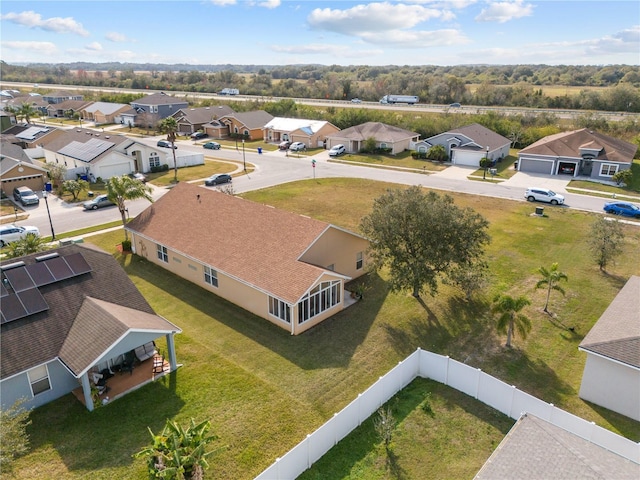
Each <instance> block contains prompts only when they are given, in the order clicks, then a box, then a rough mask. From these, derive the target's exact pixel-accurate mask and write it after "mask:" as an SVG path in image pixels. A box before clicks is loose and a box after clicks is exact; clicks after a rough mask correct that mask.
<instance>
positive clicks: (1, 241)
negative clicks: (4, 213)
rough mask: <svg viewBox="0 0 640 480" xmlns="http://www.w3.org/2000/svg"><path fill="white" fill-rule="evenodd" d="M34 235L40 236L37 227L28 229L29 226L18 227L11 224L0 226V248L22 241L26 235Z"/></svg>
mask: <svg viewBox="0 0 640 480" xmlns="http://www.w3.org/2000/svg"><path fill="white" fill-rule="evenodd" d="M30 233H32V234H34V235H36V236H40V230H38V227H30V226H24V227H22V226H18V225H14V224H12V223H8V224H5V225H1V226H0V247H4V246H5V245H8V244H9V243H11V242H17V241H18V240H22V239H23V238H25V237H26V236H27V235H28V234H30Z"/></svg>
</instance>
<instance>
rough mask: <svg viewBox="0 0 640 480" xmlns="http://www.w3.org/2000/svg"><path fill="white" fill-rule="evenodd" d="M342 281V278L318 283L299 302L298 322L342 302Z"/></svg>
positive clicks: (304, 320)
mask: <svg viewBox="0 0 640 480" xmlns="http://www.w3.org/2000/svg"><path fill="white" fill-rule="evenodd" d="M341 297H342V283H341V282H340V280H333V281H332V282H322V283H321V284H320V285H316V286H315V287H314V288H313V289H312V290H311V291H310V292H309V293H307V294H306V295H305V296H304V297H303V298H302V300H301V301H300V302H298V324H301V323H304V322H306V321H307V320H310V319H312V318H313V317H315V316H316V315H320V314H321V313H322V312H324V311H325V310H329V309H330V308H332V307H334V306H336V305H337V304H339V303H340V302H341Z"/></svg>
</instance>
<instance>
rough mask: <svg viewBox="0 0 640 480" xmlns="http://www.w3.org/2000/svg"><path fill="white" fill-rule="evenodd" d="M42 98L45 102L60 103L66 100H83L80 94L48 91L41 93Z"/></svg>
mask: <svg viewBox="0 0 640 480" xmlns="http://www.w3.org/2000/svg"><path fill="white" fill-rule="evenodd" d="M42 99H43V100H44V101H45V102H47V103H62V102H66V101H67V100H84V97H83V96H82V95H77V94H73V93H69V92H62V91H59V92H49V93H46V94H44V95H42Z"/></svg>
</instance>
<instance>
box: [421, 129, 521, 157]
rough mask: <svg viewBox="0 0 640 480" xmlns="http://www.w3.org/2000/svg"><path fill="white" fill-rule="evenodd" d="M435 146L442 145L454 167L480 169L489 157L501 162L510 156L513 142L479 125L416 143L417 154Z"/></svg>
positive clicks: (454, 130) (450, 131) (453, 130)
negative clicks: (461, 166)
mask: <svg viewBox="0 0 640 480" xmlns="http://www.w3.org/2000/svg"><path fill="white" fill-rule="evenodd" d="M434 145H442V146H443V147H444V149H445V151H446V152H447V157H448V158H449V161H450V162H451V163H453V164H454V165H467V166H471V167H479V166H480V160H481V159H483V158H485V157H488V158H489V159H490V160H495V161H499V160H502V159H503V158H504V157H506V156H508V155H509V147H510V146H511V141H510V140H509V139H508V138H505V137H503V136H502V135H499V134H497V133H496V132H494V131H493V130H490V129H488V128H486V127H483V126H482V125H480V124H478V123H473V124H471V125H467V126H465V127H460V128H454V129H452V130H449V131H447V132H444V133H440V134H438V135H434V136H433V137H429V138H427V139H426V140H423V141H422V142H418V143H416V145H415V146H414V149H415V150H416V151H417V152H425V153H426V152H428V151H429V149H430V148H431V147H432V146H434Z"/></svg>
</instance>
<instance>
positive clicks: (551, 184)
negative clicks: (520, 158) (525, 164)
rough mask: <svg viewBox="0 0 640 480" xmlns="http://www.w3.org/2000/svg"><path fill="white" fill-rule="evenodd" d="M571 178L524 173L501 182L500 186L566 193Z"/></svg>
mask: <svg viewBox="0 0 640 480" xmlns="http://www.w3.org/2000/svg"><path fill="white" fill-rule="evenodd" d="M572 178H573V177H564V176H562V177H561V176H558V175H544V174H541V173H525V172H518V173H516V174H515V175H514V176H513V177H511V178H510V179H508V180H505V181H504V182H502V185H507V186H510V187H521V188H524V189H527V188H529V187H539V188H548V189H549V190H553V191H554V192H557V193H567V190H566V188H567V185H568V184H569V182H570V181H571V179H572Z"/></svg>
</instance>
